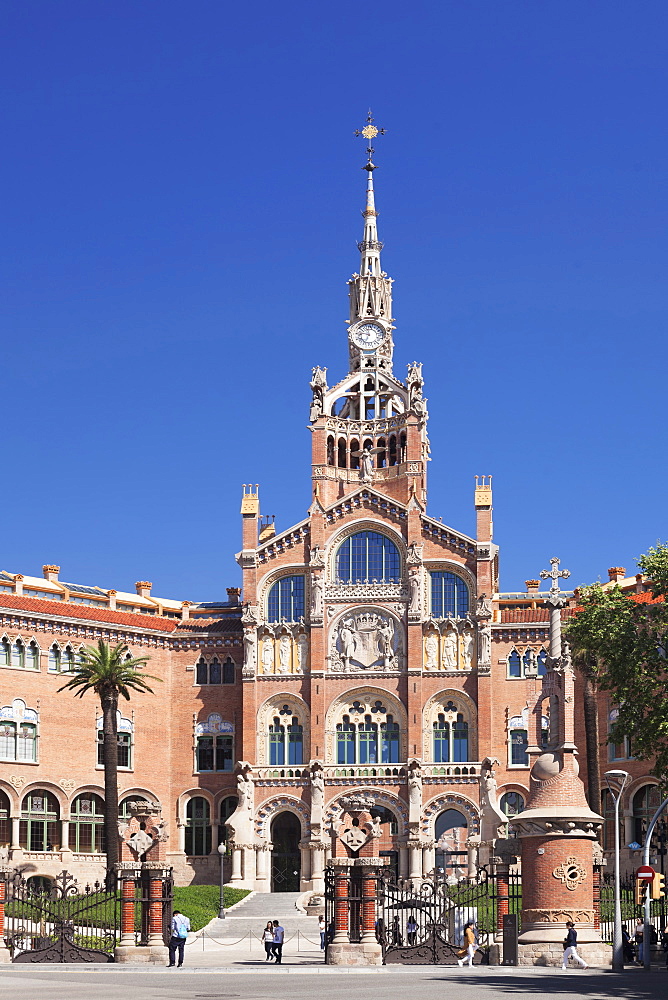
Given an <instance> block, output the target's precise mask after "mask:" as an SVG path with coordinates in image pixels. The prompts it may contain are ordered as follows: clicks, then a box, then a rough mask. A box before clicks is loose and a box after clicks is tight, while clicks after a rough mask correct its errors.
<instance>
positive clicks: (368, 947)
mask: <svg viewBox="0 0 668 1000" xmlns="http://www.w3.org/2000/svg"><path fill="white" fill-rule="evenodd" d="M382 964H383V949H382V948H381V946H380V945H379V944H378V942H377V941H374V942H369V943H368V944H367V943H361V944H351V943H350V941H346V943H345V944H343V943H342V944H330V945H329V946H328V947H327V965H359V966H361V965H382Z"/></svg>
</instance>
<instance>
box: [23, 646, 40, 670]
mask: <svg viewBox="0 0 668 1000" xmlns="http://www.w3.org/2000/svg"><path fill="white" fill-rule="evenodd" d="M26 667H27V669H28V670H39V648H38V646H37V643H36V642H35V641H34V640H33V641H32V642H29V643H28V645H27V647H26Z"/></svg>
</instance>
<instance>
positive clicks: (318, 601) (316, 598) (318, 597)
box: [311, 573, 325, 618]
mask: <svg viewBox="0 0 668 1000" xmlns="http://www.w3.org/2000/svg"><path fill="white" fill-rule="evenodd" d="M324 587H325V584H324V581H323V579H322V576H321V574H320V573H318V574H315V573H314V574H313V576H312V577H311V617H312V618H322V602H323V592H324Z"/></svg>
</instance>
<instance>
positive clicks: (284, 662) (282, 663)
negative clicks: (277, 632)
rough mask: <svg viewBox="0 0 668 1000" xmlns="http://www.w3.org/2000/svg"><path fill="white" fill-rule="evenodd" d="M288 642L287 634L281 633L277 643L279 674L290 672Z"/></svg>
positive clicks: (289, 643) (289, 644)
mask: <svg viewBox="0 0 668 1000" xmlns="http://www.w3.org/2000/svg"><path fill="white" fill-rule="evenodd" d="M291 645H292V643H291V642H290V636H289V635H282V636H281V638H280V641H279V643H278V671H279V673H281V674H288V673H290V647H291Z"/></svg>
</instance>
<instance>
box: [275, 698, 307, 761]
mask: <svg viewBox="0 0 668 1000" xmlns="http://www.w3.org/2000/svg"><path fill="white" fill-rule="evenodd" d="M267 760H268V762H269V764H272V765H274V766H278V767H281V766H283V765H285V764H287V765H292V764H303V763H304V728H303V726H302V725H301V724H300V722H299V717H298V716H297V715H295V714H293V709H292V708H291V707H290V706H289V705H283V706H282V707H281V708H279V710H278V714H277V715H275V716H273V718H272V720H271V722H270V723H269V732H268V734H267Z"/></svg>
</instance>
